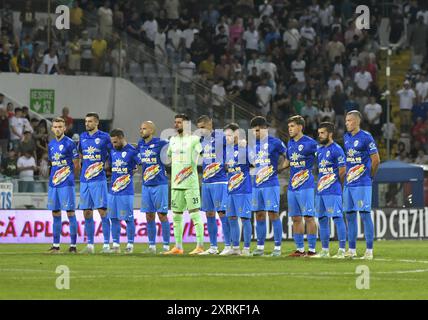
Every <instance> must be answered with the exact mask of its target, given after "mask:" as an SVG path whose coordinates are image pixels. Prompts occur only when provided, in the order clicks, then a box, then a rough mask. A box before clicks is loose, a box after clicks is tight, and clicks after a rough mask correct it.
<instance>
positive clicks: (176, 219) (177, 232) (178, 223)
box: [172, 213, 183, 249]
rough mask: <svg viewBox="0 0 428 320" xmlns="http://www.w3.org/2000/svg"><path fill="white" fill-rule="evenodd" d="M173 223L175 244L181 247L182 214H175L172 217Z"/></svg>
mask: <svg viewBox="0 0 428 320" xmlns="http://www.w3.org/2000/svg"><path fill="white" fill-rule="evenodd" d="M172 221H173V225H174V238H175V246H176V247H177V248H178V249H183V214H175V213H174V216H173V218H172Z"/></svg>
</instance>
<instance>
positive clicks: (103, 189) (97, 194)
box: [79, 180, 108, 210]
mask: <svg viewBox="0 0 428 320" xmlns="http://www.w3.org/2000/svg"><path fill="white" fill-rule="evenodd" d="M107 194H108V193H107V182H106V181H105V180H104V181H94V182H81V183H80V202H79V209H81V210H86V209H91V210H93V209H100V208H102V209H105V208H107Z"/></svg>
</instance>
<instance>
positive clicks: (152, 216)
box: [146, 213, 160, 222]
mask: <svg viewBox="0 0 428 320" xmlns="http://www.w3.org/2000/svg"><path fill="white" fill-rule="evenodd" d="M159 219H160V216H159ZM146 220H147V222H149V221H153V220H155V214H154V213H146Z"/></svg>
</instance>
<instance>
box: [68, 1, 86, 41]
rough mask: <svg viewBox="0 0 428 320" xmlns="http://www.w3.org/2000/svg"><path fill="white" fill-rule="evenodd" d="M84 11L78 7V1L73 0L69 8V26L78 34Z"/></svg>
mask: <svg viewBox="0 0 428 320" xmlns="http://www.w3.org/2000/svg"><path fill="white" fill-rule="evenodd" d="M83 17H84V12H83V10H82V8H81V7H80V4H79V1H77V0H76V1H73V7H72V8H71V9H70V27H71V30H73V32H75V33H76V34H80V32H81V31H82V27H83Z"/></svg>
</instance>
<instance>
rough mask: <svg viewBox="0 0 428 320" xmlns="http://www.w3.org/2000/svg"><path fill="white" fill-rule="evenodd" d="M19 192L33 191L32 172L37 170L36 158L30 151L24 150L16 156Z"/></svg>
mask: <svg viewBox="0 0 428 320" xmlns="http://www.w3.org/2000/svg"><path fill="white" fill-rule="evenodd" d="M17 168H18V172H19V192H27V193H32V192H34V172H35V171H36V170H37V165H36V160H35V159H34V157H33V156H32V154H31V152H28V151H26V152H25V153H24V154H23V155H22V156H20V157H19V158H18V161H17Z"/></svg>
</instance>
